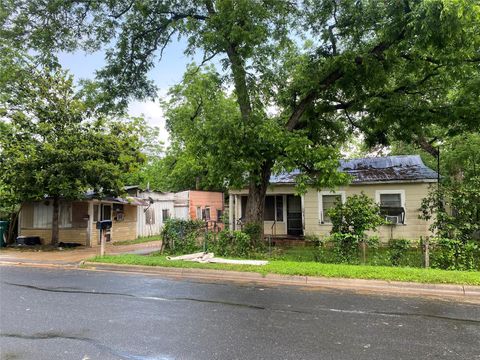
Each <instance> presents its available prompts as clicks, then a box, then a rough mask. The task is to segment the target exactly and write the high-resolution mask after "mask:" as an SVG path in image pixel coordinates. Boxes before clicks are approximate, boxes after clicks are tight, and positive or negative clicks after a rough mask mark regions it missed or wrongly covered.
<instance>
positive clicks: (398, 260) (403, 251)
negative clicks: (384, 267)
mask: <svg viewBox="0 0 480 360" xmlns="http://www.w3.org/2000/svg"><path fill="white" fill-rule="evenodd" d="M388 247H389V249H388V253H387V254H388V259H389V260H390V263H391V264H392V265H393V266H400V265H402V264H403V263H404V262H405V260H406V258H407V252H408V250H409V249H410V241H409V240H407V239H392V240H390V241H389V242H388Z"/></svg>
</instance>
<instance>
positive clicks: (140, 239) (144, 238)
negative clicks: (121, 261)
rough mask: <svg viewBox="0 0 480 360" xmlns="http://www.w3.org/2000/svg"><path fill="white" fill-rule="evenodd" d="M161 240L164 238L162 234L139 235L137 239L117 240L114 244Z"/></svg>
mask: <svg viewBox="0 0 480 360" xmlns="http://www.w3.org/2000/svg"><path fill="white" fill-rule="evenodd" d="M160 240H162V236H161V235H153V236H143V237H139V238H137V239H135V240H126V241H117V242H114V243H113V245H115V246H119V245H134V244H141V243H146V242H150V241H160Z"/></svg>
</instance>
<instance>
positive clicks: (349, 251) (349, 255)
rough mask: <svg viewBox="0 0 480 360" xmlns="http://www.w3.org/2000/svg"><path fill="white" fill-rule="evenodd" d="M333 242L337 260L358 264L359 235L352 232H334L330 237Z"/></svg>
mask: <svg viewBox="0 0 480 360" xmlns="http://www.w3.org/2000/svg"><path fill="white" fill-rule="evenodd" d="M328 239H329V241H331V242H332V244H333V254H334V256H335V260H336V262H342V263H349V264H356V263H358V243H359V239H358V236H357V235H354V234H350V233H333V234H331V236H330V237H329V238H328Z"/></svg>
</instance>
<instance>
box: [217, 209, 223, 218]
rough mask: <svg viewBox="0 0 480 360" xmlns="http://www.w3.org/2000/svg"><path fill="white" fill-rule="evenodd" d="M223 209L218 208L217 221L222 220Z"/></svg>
mask: <svg viewBox="0 0 480 360" xmlns="http://www.w3.org/2000/svg"><path fill="white" fill-rule="evenodd" d="M222 216H223V211H222V210H217V221H222Z"/></svg>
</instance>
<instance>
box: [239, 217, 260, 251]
mask: <svg viewBox="0 0 480 360" xmlns="http://www.w3.org/2000/svg"><path fill="white" fill-rule="evenodd" d="M243 232H244V233H245V234H247V235H248V237H249V239H250V242H251V243H252V247H253V248H255V249H257V250H261V249H262V248H263V247H264V242H263V224H259V223H247V224H245V225H244V227H243Z"/></svg>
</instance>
